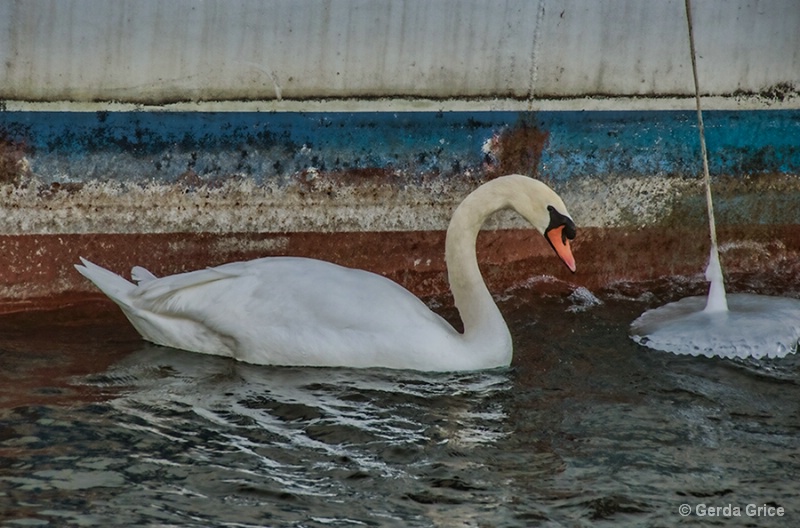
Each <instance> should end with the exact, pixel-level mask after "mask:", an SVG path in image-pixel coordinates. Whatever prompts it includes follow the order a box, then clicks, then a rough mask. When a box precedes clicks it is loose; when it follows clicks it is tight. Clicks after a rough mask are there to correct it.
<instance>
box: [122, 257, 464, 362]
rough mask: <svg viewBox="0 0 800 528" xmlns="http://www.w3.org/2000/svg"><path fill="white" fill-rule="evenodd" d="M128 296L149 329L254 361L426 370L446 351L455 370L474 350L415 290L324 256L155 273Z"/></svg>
mask: <svg viewBox="0 0 800 528" xmlns="http://www.w3.org/2000/svg"><path fill="white" fill-rule="evenodd" d="M138 273H139V275H142V273H143V272H142V271H141V270H140V271H139V272H138ZM127 302H128V304H129V307H128V308H127V309H126V307H125V306H123V310H124V311H125V313H126V315H127V316H128V318H129V319H130V320H131V322H132V323H133V324H134V326H135V327H136V328H137V330H139V331H140V333H142V335H143V337H145V339H148V340H151V341H154V342H156V343H158V344H162V345H167V346H172V347H176V348H182V349H188V350H192V351H195V352H203V353H210V354H218V355H229V356H231V357H234V358H236V359H239V360H242V361H247V362H251V363H261V364H277V365H314V366H351V367H370V366H381V367H390V368H418V369H422V370H429V369H432V368H433V367H437V368H438V365H437V363H438V362H439V361H438V359H440V360H441V362H442V367H441V369H443V370H448V369H454V368H457V367H458V366H457V365H454V364H453V362H454V361H463V360H465V359H466V360H468V359H469V358H464V357H459V356H458V353H457V350H458V346H459V343H458V342H459V340H460V339H461V335H460V334H458V333H457V332H455V330H453V328H452V327H451V326H450V325H449V324H448V323H447V322H446V321H444V320H443V319H442V318H441V317H440V316H438V315H437V314H435V313H433V312H432V311H430V310H429V309H428V307H427V306H425V304H424V303H423V302H422V301H420V300H419V299H418V298H417V297H415V296H414V295H413V294H411V293H410V292H409V291H408V290H406V289H404V288H403V287H401V286H400V285H398V284H396V283H395V282H392V281H390V280H388V279H386V278H385V277H382V276H380V275H376V274H374V273H370V272H367V271H362V270H356V269H350V268H345V267H342V266H338V265H336V264H331V263H328V262H323V261H319V260H313V259H305V258H296V257H268V258H262V259H257V260H253V261H248V262H235V263H230V264H224V265H222V266H219V267H216V268H209V269H204V270H198V271H192V272H189V273H182V274H178V275H172V276H169V277H164V278H160V279H155V278H150V277H148V278H147V280H145V281H143V282H142V283H141V284H140V285H139V286H138V287H136V288H134V289H133V290H132V291H131V293H130V295H129V299H128V301H127ZM437 358H438V359H437ZM432 365H433V367H432ZM445 365H446V366H445Z"/></svg>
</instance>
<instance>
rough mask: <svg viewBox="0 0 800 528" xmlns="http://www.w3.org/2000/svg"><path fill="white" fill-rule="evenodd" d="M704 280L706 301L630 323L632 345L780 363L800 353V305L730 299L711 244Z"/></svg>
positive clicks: (687, 301) (693, 300)
mask: <svg viewBox="0 0 800 528" xmlns="http://www.w3.org/2000/svg"><path fill="white" fill-rule="evenodd" d="M705 276H706V280H708V281H709V282H710V286H709V290H708V295H707V296H693V297H686V298H683V299H681V300H679V301H675V302H672V303H669V304H666V305H664V306H661V307H659V308H655V309H651V310H647V311H646V312H645V313H643V314H642V315H641V316H639V317H638V318H637V319H636V320H635V321H633V323H632V324H631V337H632V338H633V340H634V341H636V342H637V343H639V344H641V345H644V346H647V347H650V348H653V349H655V350H661V351H664V352H671V353H673V354H684V355H690V356H700V355H702V356H707V357H714V356H718V357H722V358H747V357H753V358H764V357H771V358H782V357H784V356H786V355H787V354H793V353H795V352H797V347H798V341H800V301H798V300H797V299H792V298H788V297H774V296H769V295H755V294H751V293H739V294H732V295H727V294H726V293H725V285H724V282H723V276H722V266H721V265H720V262H719V253H718V252H717V249H716V247H714V246H713V245H712V248H711V254H710V256H709V261H708V267H707V268H706V274H705Z"/></svg>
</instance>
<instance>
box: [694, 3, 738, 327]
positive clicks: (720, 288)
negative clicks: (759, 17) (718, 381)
mask: <svg viewBox="0 0 800 528" xmlns="http://www.w3.org/2000/svg"><path fill="white" fill-rule="evenodd" d="M685 4H686V23H687V24H688V26H689V51H690V52H691V55H692V76H693V77H694V98H695V102H696V103H697V131H698V133H699V134H700V152H701V154H702V156H703V177H704V179H705V184H706V206H707V207H708V230H709V234H710V235H711V250H710V252H709V256H708V266H707V267H706V279H707V280H708V281H709V282H711V288H710V289H709V292H708V299H707V301H706V308H705V311H706V312H720V311H727V310H728V301H727V298H726V295H725V280H724V277H723V275H722V266H721V265H720V261H719V246H718V245H717V224H716V222H715V221H714V203H713V201H712V199H711V175H710V174H709V171H708V150H706V131H705V127H704V126H703V111H702V109H701V108H700V82H699V81H698V79H697V53H696V52H695V47H694V29H693V27H692V6H691V0H685Z"/></svg>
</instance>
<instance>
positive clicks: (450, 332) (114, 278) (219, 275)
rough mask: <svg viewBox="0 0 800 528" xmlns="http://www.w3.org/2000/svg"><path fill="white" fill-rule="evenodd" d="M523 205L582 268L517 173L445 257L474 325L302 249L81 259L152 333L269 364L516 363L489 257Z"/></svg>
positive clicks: (569, 261) (454, 236)
mask: <svg viewBox="0 0 800 528" xmlns="http://www.w3.org/2000/svg"><path fill="white" fill-rule="evenodd" d="M506 208H512V209H514V210H516V211H517V212H518V213H519V214H520V215H522V216H523V217H524V218H525V219H526V220H527V221H528V222H530V223H531V224H532V225H533V227H535V228H536V229H537V230H538V231H539V232H540V233H542V234H543V235H544V236H545V238H546V239H547V241H548V242H549V243H550V245H551V246H552V247H553V249H554V250H555V252H556V254H557V255H558V256H559V257H560V258H561V260H563V262H564V263H565V264H566V265H567V267H568V268H569V269H570V270H571V271H572V272H573V273H574V272H575V259H574V257H573V255H572V250H571V249H570V243H569V241H570V240H571V239H573V238H574V237H575V223H574V222H573V220H572V218H571V217H570V216H569V213H568V212H567V208H566V206H565V205H564V202H563V201H562V200H561V198H560V197H559V196H558V195H557V194H556V193H555V192H553V190H551V189H550V188H549V187H548V186H547V185H545V184H544V183H542V182H540V181H538V180H535V179H532V178H529V177H527V176H521V175H518V174H512V175H509V176H502V177H499V178H496V179H494V180H491V181H489V182H487V183H485V184H483V185H481V186H480V187H478V188H477V189H476V190H474V191H473V192H472V193H471V194H469V195H468V196H467V197H466V198H465V199H464V201H463V202H462V203H461V204H460V205H459V206H458V207H457V208H456V210H455V212H454V213H453V217H452V220H451V221H450V225H449V227H448V229H447V236H446V242H445V261H446V264H447V270H448V279H449V282H450V288H451V290H452V293H453V297H454V301H455V305H456V308H457V309H458V312H459V314H460V315H461V319H462V322H463V324H464V332H463V333H460V332H458V331H456V330H455V329H454V328H453V327H452V326H451V325H450V324H449V323H448V322H447V321H445V320H444V319H443V318H442V317H440V316H439V315H437V314H436V313H434V312H432V311H431V310H430V309H429V308H428V307H427V306H426V305H425V304H424V303H423V302H422V301H421V300H420V299H418V298H417V297H416V296H414V295H413V294H412V293H411V292H409V291H408V290H406V289H405V288H403V287H402V286H400V285H399V284H397V283H395V282H393V281H391V280H389V279H387V278H385V277H383V276H380V275H377V274H374V273H370V272H368V271H364V270H358V269H351V268H346V267H342V266H339V265H336V264H333V263H330V262H324V261H321V260H315V259H309V258H299V257H265V258H259V259H256V260H250V261H246V262H232V263H228V264H223V265H221V266H217V267H213V268H207V269H202V270H197V271H191V272H188V273H180V274H177V275H171V276H167V277H162V278H157V277H155V276H154V275H153V274H152V273H150V272H149V271H147V270H146V269H144V268H141V267H138V266H137V267H134V268H133V270H132V272H131V276H132V279H133V280H134V282H136V284H134V283H132V282H129V281H127V280H125V279H124V278H122V277H120V276H119V275H116V274H115V273H113V272H111V271H109V270H107V269H105V268H102V267H100V266H97V265H95V264H93V263H91V262H89V261H88V260H86V259H84V258H81V263H82V264H78V265H76V266H75V268H76V269H77V270H78V271H79V272H80V273H81V274H82V275H83V276H85V277H86V278H87V279H89V280H90V281H91V282H93V283H94V284H95V285H96V286H97V287H98V288H99V289H100V290H102V291H103V293H105V294H106V295H107V296H108V297H109V298H111V300H113V301H114V302H115V303H116V304H117V305H119V307H120V308H121V309H122V311H123V312H124V314H125V316H126V317H127V318H128V320H129V321H130V322H131V324H132V325H133V326H134V327H135V328H136V330H137V331H138V332H139V333H140V334H141V335H142V337H143V338H144V339H146V340H147V341H151V342H153V343H156V344H158V345H164V346H168V347H173V348H178V349H183V350H188V351H192V352H200V353H204V354H214V355H220V356H227V357H231V358H234V359H237V360H240V361H244V362H248V363H255V364H263V365H295V366H320V367H322V366H326V367H334V366H339V367H384V368H395V369H413V370H420V371H465V370H480V369H489V368H496V367H503V366H508V365H510V363H511V357H512V342H511V334H510V333H509V330H508V326H507V325H506V323H505V321H504V319H503V316H502V315H501V314H500V310H499V309H498V308H497V305H496V304H495V303H494V300H493V299H492V296H491V294H490V293H489V290H488V289H487V287H486V284H485V283H484V281H483V277H482V276H481V272H480V269H479V268H478V262H477V256H476V252H475V242H476V239H477V236H478V231H479V230H480V228H481V225H482V224H483V222H484V221H485V220H486V218H487V217H488V216H489V215H491V214H492V213H494V212H495V211H498V210H501V209H506Z"/></svg>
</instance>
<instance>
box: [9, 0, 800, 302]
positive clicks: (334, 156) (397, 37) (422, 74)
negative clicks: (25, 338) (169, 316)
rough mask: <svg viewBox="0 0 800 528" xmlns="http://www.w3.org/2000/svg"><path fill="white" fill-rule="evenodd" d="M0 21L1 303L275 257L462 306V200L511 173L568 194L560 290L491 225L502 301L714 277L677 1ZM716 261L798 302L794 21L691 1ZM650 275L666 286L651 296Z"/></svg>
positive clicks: (34, 11)
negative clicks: (511, 293) (458, 295)
mask: <svg viewBox="0 0 800 528" xmlns="http://www.w3.org/2000/svg"><path fill="white" fill-rule="evenodd" d="M304 6H305V7H303V9H300V7H299V4H298V3H296V2H277V1H275V2H245V1H233V2H204V3H195V2H184V1H176V2H147V1H145V2H131V1H115V2H103V3H93V2H87V1H83V0H78V1H76V2H70V3H64V2H46V1H43V0H32V1H29V2H6V3H3V4H0V20H2V22H0V24H4V25H5V26H4V27H2V29H1V30H0V31H2V33H0V39H2V40H0V43H2V45H0V56H2V58H3V63H2V64H4V67H5V70H4V77H3V81H2V82H0V100H2V102H0V109H1V111H0V254H2V255H3V257H2V258H3V260H4V263H3V265H2V266H0V305H1V306H2V307H1V308H0V310H4V311H8V310H17V309H28V308H36V307H42V306H47V305H52V304H63V303H68V302H74V301H77V300H81V299H87V298H91V297H92V296H95V295H96V292H95V290H93V288H92V287H91V285H89V284H88V283H87V282H86V281H84V280H83V279H82V278H81V277H80V276H79V275H78V274H77V273H76V272H75V271H74V269H73V267H72V265H73V264H74V263H75V262H77V259H78V257H80V256H83V257H87V258H90V259H92V260H93V261H95V262H97V263H99V264H103V265H106V266H108V267H110V268H112V269H114V270H115V271H117V272H120V273H127V272H128V270H129V269H130V267H131V266H132V265H134V264H136V265H144V266H146V267H149V268H150V269H151V270H152V271H154V272H155V273H157V274H165V273H175V272H180V271H187V270H190V269H195V268H198V267H203V266H209V265H214V264H220V263H222V262H226V261H230V260H236V259H244V258H256V257H259V256H267V255H283V254H292V255H303V256H310V257H315V258H323V259H327V260H332V261H335V262H339V263H341V264H344V265H350V266H356V267H361V268H365V269H370V270H373V271H376V272H379V273H382V274H384V275H387V276H389V277H391V278H393V279H395V280H398V281H399V282H401V283H402V284H404V285H405V286H407V287H408V288H410V289H411V290H412V291H414V292H415V293H418V294H420V295H423V296H425V295H439V294H445V292H446V291H447V286H446V276H445V268H444V261H443V241H444V230H445V229H446V226H447V222H448V220H449V217H450V214H451V213H452V210H453V209H454V207H455V206H456V205H457V204H458V202H459V201H460V200H461V199H462V198H463V197H464V196H466V194H467V193H468V192H469V191H471V190H472V189H474V188H475V187H476V186H478V185H479V184H480V183H482V182H484V181H487V180H489V179H492V178H494V177H497V176H500V175H502V174H508V173H522V174H527V175H530V176H532V177H536V178H539V179H541V180H543V181H545V182H547V183H548V184H550V185H551V186H552V187H553V188H554V189H556V191H557V192H559V194H561V195H562V197H563V198H564V200H565V202H566V203H567V205H568V207H569V209H570V213H571V214H572V216H573V217H574V219H575V221H576V223H577V224H578V226H579V234H578V238H577V239H576V240H575V242H574V251H575V254H576V258H577V260H578V266H579V269H578V273H577V274H575V275H572V274H570V273H569V272H568V271H567V270H566V269H565V268H564V267H563V266H561V265H560V264H559V263H558V262H557V260H556V259H555V257H554V256H553V255H552V254H551V250H550V248H549V247H548V246H547V244H546V243H544V241H543V240H540V238H541V237H538V235H535V234H533V235H532V234H531V233H530V231H529V230H527V229H526V228H525V226H524V225H523V224H522V223H521V222H520V221H519V219H517V218H515V217H514V216H513V215H511V214H505V213H502V214H498V215H497V216H496V217H494V218H492V219H491V220H490V222H489V224H488V225H487V230H486V231H485V232H484V233H483V234H482V235H481V237H480V238H479V258H480V260H481V263H482V267H483V270H484V273H485V275H486V276H487V280H488V282H489V284H490V287H491V288H492V290H493V291H495V292H503V291H508V290H509V289H513V288H519V287H537V288H544V289H545V290H547V289H548V288H549V289H553V288H555V289H559V288H560V289H566V290H569V289H571V288H575V287H577V286H586V287H589V288H592V289H594V290H598V289H600V290H603V289H605V290H612V291H614V292H617V293H618V294H619V295H623V296H637V295H640V294H641V293H642V292H643V291H645V290H647V289H648V288H650V287H652V285H653V284H654V283H655V282H657V281H663V279H664V278H665V277H683V278H688V279H687V280H688V282H686V281H683V282H680V281H679V282H677V283H676V282H674V281H673V282H670V284H672V285H673V286H674V287H675V291H676V294H678V293H682V290H681V289H682V288H683V290H685V289H686V286H675V284H684V285H685V284H692V285H693V286H691V287H692V288H697V287H698V286H697V284H700V283H702V269H703V266H704V263H705V258H706V256H707V251H708V233H707V228H706V210H705V207H706V205H705V199H704V189H703V187H702V185H701V178H700V174H701V166H702V165H701V161H700V151H699V142H698V137H697V128H696V124H697V121H696V114H695V112H694V99H693V85H692V78H691V70H690V63H689V55H688V53H689V52H688V36H687V32H686V20H685V14H684V11H683V1H665V2H634V1H623V0H604V1H601V2H596V1H591V2H590V1H577V0H573V1H568V2H558V3H556V2H551V1H544V0H541V1H538V2H535V1H531V2H513V1H509V2H500V3H498V2H477V1H475V2H454V1H443V2H413V1H404V2H358V1H354V0H353V1H343V2H322V1H320V2H311V3H307V4H304ZM695 25H696V28H697V29H696V31H697V32H698V34H697V45H698V54H699V61H698V67H699V73H700V79H701V86H702V91H703V93H704V98H703V103H704V108H705V109H706V111H705V113H704V116H705V122H706V135H707V141H708V146H709V158H710V162H711V167H710V168H711V173H712V176H713V182H714V196H715V199H716V202H715V205H716V208H717V223H718V225H719V228H720V240H721V243H722V259H723V264H724V265H726V270H727V271H728V273H729V277H730V279H731V281H732V282H733V287H734V288H739V289H741V290H759V291H765V290H767V291H775V292H778V291H780V292H788V293H789V294H793V293H794V292H795V290H794V288H795V286H794V285H795V284H800V281H798V280H797V279H798V278H799V277H800V230H799V229H798V227H797V226H798V225H800V218H798V216H800V213H799V212H798V211H800V208H799V207H798V204H799V203H800V201H799V200H798V198H800V194H799V193H798V191H800V183H799V182H798V178H797V175H798V174H800V98H798V94H797V90H798V86H800V51H798V50H800V36H799V35H800V32H797V31H796V28H797V27H800V10H798V9H796V7H795V4H794V2H792V1H775V2H746V1H734V2H697V6H696V11H695ZM654 281H655V282H654Z"/></svg>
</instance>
